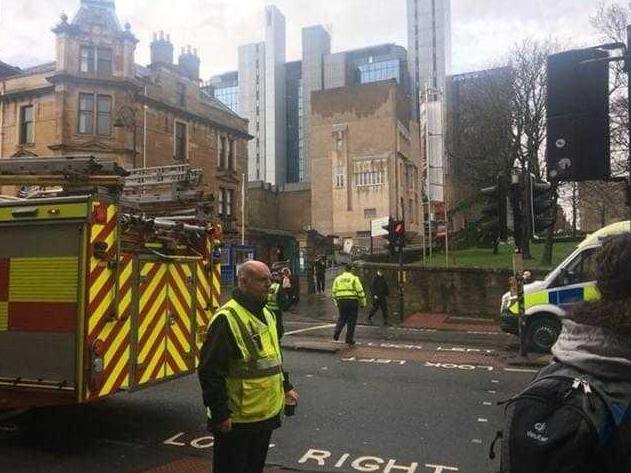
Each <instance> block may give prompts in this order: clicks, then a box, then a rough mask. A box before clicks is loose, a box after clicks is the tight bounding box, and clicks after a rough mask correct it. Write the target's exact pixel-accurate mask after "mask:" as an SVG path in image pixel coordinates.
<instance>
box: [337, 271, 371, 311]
mask: <svg viewBox="0 0 631 473" xmlns="http://www.w3.org/2000/svg"><path fill="white" fill-rule="evenodd" d="M331 296H333V299H335V300H336V301H339V300H342V299H355V300H359V303H360V304H361V305H362V306H365V305H366V294H365V293H364V287H363V286H362V283H361V281H360V280H359V278H358V277H357V276H355V275H354V274H353V273H351V272H349V271H344V272H343V273H342V274H340V275H339V276H338V277H336V278H335V281H333V287H332V288H331Z"/></svg>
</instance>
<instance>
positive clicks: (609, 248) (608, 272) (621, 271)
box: [595, 233, 631, 300]
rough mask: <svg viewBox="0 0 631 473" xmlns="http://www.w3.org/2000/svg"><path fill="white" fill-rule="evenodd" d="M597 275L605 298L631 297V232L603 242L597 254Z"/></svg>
mask: <svg viewBox="0 0 631 473" xmlns="http://www.w3.org/2000/svg"><path fill="white" fill-rule="evenodd" d="M595 276H596V281H597V283H596V284H597V286H598V290H599V291H600V293H601V295H602V298H603V300H618V299H626V298H631V233H623V234H622V235H616V236H613V237H611V238H608V239H606V240H605V241H604V242H603V246H602V248H601V250H600V251H599V252H598V255H597V256H596V270H595Z"/></svg>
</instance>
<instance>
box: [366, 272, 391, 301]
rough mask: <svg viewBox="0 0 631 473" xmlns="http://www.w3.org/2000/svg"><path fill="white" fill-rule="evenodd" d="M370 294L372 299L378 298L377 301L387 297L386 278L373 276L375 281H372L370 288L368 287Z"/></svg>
mask: <svg viewBox="0 0 631 473" xmlns="http://www.w3.org/2000/svg"><path fill="white" fill-rule="evenodd" d="M370 292H371V293H372V295H373V297H375V296H376V297H378V298H379V299H384V298H386V297H388V295H389V290H388V283H387V282H386V278H384V277H383V276H379V275H377V276H375V279H373V280H372V286H370Z"/></svg>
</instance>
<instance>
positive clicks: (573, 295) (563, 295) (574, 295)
mask: <svg viewBox="0 0 631 473" xmlns="http://www.w3.org/2000/svg"><path fill="white" fill-rule="evenodd" d="M583 292H584V289H583V288H582V287H576V288H572V289H561V290H559V291H550V293H549V298H548V301H549V302H550V304H553V305H562V304H572V303H575V302H582V301H583Z"/></svg>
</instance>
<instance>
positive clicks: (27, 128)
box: [20, 105, 33, 145]
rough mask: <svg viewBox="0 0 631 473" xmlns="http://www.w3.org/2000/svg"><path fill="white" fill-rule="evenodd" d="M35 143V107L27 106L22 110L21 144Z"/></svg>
mask: <svg viewBox="0 0 631 473" xmlns="http://www.w3.org/2000/svg"><path fill="white" fill-rule="evenodd" d="M32 142H33V106H32V105H26V106H24V107H21V108H20V144H21V145H25V144H28V143H32Z"/></svg>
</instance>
